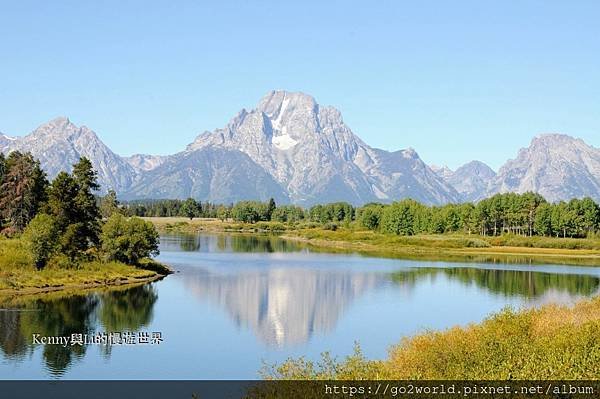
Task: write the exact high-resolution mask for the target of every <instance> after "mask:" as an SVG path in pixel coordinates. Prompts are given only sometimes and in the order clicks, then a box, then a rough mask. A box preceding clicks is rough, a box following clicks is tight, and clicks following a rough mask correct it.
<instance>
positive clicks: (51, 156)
mask: <svg viewBox="0 0 600 399" xmlns="http://www.w3.org/2000/svg"><path fill="white" fill-rule="evenodd" d="M4 138H5V140H4V142H3V141H0V150H2V151H3V152H9V151H22V152H31V153H32V154H33V156H34V157H36V158H37V159H39V160H40V163H41V165H42V167H43V169H44V170H45V171H46V173H47V174H48V177H49V178H54V177H55V176H56V175H57V174H58V173H59V172H61V171H63V170H65V171H71V169H72V165H73V164H74V163H76V162H77V161H78V160H79V158H80V157H82V156H85V157H87V158H89V159H90V160H91V161H92V163H93V165H94V168H95V169H96V171H97V172H98V181H99V183H100V184H101V186H102V188H103V191H104V192H105V191H106V190H108V189H114V190H116V191H118V192H121V191H123V190H124V189H126V188H127V187H130V186H131V184H132V183H133V181H134V180H135V178H136V172H135V170H134V169H133V168H132V167H131V166H130V165H129V164H128V163H127V162H125V161H124V160H123V158H121V157H120V156H118V155H117V154H115V153H114V152H112V151H111V150H110V148H108V147H107V146H106V145H105V144H104V143H103V142H102V140H100V139H99V138H98V136H97V135H96V133H95V132H94V131H92V130H90V129H89V128H88V127H86V126H81V127H78V126H75V125H74V124H73V123H72V122H71V121H70V120H69V119H68V118H65V117H59V118H56V119H53V120H51V121H50V122H48V123H45V124H43V125H41V126H40V127H38V128H37V129H35V130H34V131H33V132H31V133H30V134H28V135H27V136H24V137H15V138H8V137H6V136H4ZM0 140H1V139H0Z"/></svg>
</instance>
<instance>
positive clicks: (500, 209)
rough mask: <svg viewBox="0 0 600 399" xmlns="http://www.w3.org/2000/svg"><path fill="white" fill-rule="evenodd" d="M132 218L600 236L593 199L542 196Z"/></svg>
mask: <svg viewBox="0 0 600 399" xmlns="http://www.w3.org/2000/svg"><path fill="white" fill-rule="evenodd" d="M123 207H124V209H125V210H126V212H127V213H128V214H130V215H136V216H184V217H188V218H194V217H208V218H219V219H221V220H227V219H233V220H234V221H237V222H245V223H257V222H268V221H273V222H281V223H297V222H309V223H317V224H320V225H322V226H323V227H324V228H327V229H336V228H337V227H339V226H340V225H345V226H350V225H351V224H353V225H359V226H361V227H363V228H366V229H369V230H374V231H380V232H382V233H391V234H397V235H416V234H442V233H465V234H480V235H485V236H497V235H501V234H505V233H510V234H516V235H522V236H533V235H538V236H554V237H588V236H590V235H594V234H596V233H597V232H599V231H600V206H599V205H598V204H597V203H596V202H594V200H592V199H591V198H583V199H573V200H571V201H568V202H559V203H549V202H548V201H546V200H545V199H544V198H543V197H542V196H541V195H539V194H535V193H525V194H514V193H509V194H497V195H494V196H493V197H491V198H488V199H485V200H483V201H480V202H478V203H477V204H473V203H464V204H448V205H444V206H426V205H423V204H421V203H419V202H417V201H414V200H411V199H405V200H402V201H398V202H394V203H392V204H380V203H369V204H366V205H364V206H361V207H354V206H352V205H351V204H348V203H346V202H336V203H330V204H324V205H315V206H312V207H310V208H301V207H299V206H295V205H279V206H278V205H277V204H276V203H275V201H274V200H273V199H271V200H270V201H268V202H260V201H241V202H238V203H236V204H229V205H223V204H214V203H210V202H197V201H195V200H194V199H191V198H189V199H187V200H152V201H134V202H129V203H125V204H124V205H123Z"/></svg>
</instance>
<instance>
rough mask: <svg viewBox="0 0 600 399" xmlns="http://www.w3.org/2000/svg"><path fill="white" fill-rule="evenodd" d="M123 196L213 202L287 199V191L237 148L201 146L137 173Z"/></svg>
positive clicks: (285, 200) (283, 200)
mask: <svg viewBox="0 0 600 399" xmlns="http://www.w3.org/2000/svg"><path fill="white" fill-rule="evenodd" d="M123 197H125V198H180V199H183V198H188V197H192V198H197V199H201V200H203V201H211V202H215V203H225V204H228V203H232V202H237V201H241V200H247V199H256V200H262V201H266V200H268V199H269V198H271V197H273V198H274V199H275V200H276V201H277V202H278V203H288V202H289V197H288V196H287V193H286V192H285V190H284V189H283V187H281V186H280V185H279V183H277V182H276V181H275V180H274V179H273V177H271V175H269V174H268V173H267V172H266V171H265V170H264V169H263V168H261V167H260V166H259V165H257V164H256V163H255V162H254V161H253V160H252V159H250V157H249V156H248V155H246V154H244V153H242V152H240V151H235V150H227V149H222V148H211V147H208V148H202V149H198V150H196V151H184V152H181V153H179V154H176V155H173V156H170V157H168V158H167V159H166V160H165V162H163V163H162V164H161V165H160V166H158V167H156V168H154V169H152V170H149V171H146V172H145V173H143V174H141V176H140V178H139V180H138V181H137V182H136V183H135V184H133V186H132V187H130V189H129V190H127V191H126V192H125V194H124V195H123Z"/></svg>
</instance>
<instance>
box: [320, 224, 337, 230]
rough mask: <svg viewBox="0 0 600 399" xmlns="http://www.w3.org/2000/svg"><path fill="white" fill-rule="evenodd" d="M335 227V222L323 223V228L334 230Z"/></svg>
mask: <svg viewBox="0 0 600 399" xmlns="http://www.w3.org/2000/svg"><path fill="white" fill-rule="evenodd" d="M337 229H338V225H337V224H335V223H325V224H324V225H323V230H331V231H336V230H337Z"/></svg>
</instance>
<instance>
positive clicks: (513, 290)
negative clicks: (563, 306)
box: [392, 267, 600, 298]
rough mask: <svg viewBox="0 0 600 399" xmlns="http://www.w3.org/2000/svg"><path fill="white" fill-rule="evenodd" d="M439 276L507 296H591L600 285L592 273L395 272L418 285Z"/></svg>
mask: <svg viewBox="0 0 600 399" xmlns="http://www.w3.org/2000/svg"><path fill="white" fill-rule="evenodd" d="M436 276H446V277H448V278H449V279H451V280H455V281H459V282H461V283H463V284H465V285H475V286H477V287H479V288H482V289H485V290H488V291H490V292H492V293H495V294H502V295H504V296H506V297H514V296H521V297H524V298H538V297H540V296H542V295H544V294H546V293H547V292H549V291H550V290H555V291H559V292H565V293H568V294H569V295H577V296H590V295H592V294H594V293H596V292H597V291H598V288H599V287H600V279H599V278H598V277H596V276H591V275H582V274H555V273H546V272H532V271H522V270H499V269H479V268H472V267H456V268H441V269H440V268H428V267H427V268H426V267H424V268H414V269H410V270H404V271H398V272H394V273H392V280H393V281H394V282H396V283H399V284H402V285H406V284H408V285H414V284H416V283H417V282H418V281H419V280H421V279H424V278H427V277H429V278H436Z"/></svg>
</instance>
